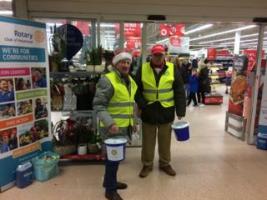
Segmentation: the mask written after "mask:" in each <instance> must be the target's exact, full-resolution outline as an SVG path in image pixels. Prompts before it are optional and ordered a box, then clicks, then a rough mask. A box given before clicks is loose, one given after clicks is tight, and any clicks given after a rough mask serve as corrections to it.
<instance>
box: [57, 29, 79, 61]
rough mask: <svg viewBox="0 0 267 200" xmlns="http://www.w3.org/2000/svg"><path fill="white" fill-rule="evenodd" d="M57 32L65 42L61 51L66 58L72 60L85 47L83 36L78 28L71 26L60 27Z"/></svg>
mask: <svg viewBox="0 0 267 200" xmlns="http://www.w3.org/2000/svg"><path fill="white" fill-rule="evenodd" d="M57 32H58V33H59V36H60V38H61V39H62V42H63V44H62V47H61V51H63V52H64V57H65V58H67V59H68V60H71V59H72V57H73V56H74V55H75V54H76V53H77V52H78V51H80V49H81V48H82V46H83V35H82V33H81V31H80V30H79V29H78V28H76V27H75V26H73V25H71V24H64V25H62V26H60V27H58V28H57Z"/></svg>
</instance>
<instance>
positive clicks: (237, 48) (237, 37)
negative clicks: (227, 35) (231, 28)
mask: <svg viewBox="0 0 267 200" xmlns="http://www.w3.org/2000/svg"><path fill="white" fill-rule="evenodd" d="M240 36H241V31H237V32H235V48H234V54H235V55H238V54H239V51H240Z"/></svg>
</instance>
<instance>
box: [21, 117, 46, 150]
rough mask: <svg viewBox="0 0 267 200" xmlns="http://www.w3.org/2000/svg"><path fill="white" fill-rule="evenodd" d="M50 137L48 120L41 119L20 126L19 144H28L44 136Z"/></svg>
mask: <svg viewBox="0 0 267 200" xmlns="http://www.w3.org/2000/svg"><path fill="white" fill-rule="evenodd" d="M45 137H48V121H47V120H40V121H36V122H34V124H28V125H24V126H21V127H20V128H19V144H20V146H26V145H28V144H31V143H34V142H36V141H38V140H40V139H42V138H45Z"/></svg>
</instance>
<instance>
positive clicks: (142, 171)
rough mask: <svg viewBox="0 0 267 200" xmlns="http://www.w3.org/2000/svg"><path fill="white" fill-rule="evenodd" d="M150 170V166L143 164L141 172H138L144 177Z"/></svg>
mask: <svg viewBox="0 0 267 200" xmlns="http://www.w3.org/2000/svg"><path fill="white" fill-rule="evenodd" d="M151 171H152V166H145V165H144V166H143V168H142V170H141V172H140V173H139V176H140V177H141V178H145V177H147V176H148V174H149V173H150V172H151Z"/></svg>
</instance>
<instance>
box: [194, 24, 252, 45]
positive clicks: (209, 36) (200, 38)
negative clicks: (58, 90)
mask: <svg viewBox="0 0 267 200" xmlns="http://www.w3.org/2000/svg"><path fill="white" fill-rule="evenodd" d="M255 27H256V25H249V26H244V27H240V28H236V29H231V30H228V31H223V32H219V33H213V34H210V35H205V36H202V37H197V38H193V39H190V42H192V41H196V40H202V39H206V38H211V37H215V36H218V35H224V34H227V33H234V32H237V31H243V30H247V29H252V28H255Z"/></svg>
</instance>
